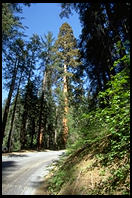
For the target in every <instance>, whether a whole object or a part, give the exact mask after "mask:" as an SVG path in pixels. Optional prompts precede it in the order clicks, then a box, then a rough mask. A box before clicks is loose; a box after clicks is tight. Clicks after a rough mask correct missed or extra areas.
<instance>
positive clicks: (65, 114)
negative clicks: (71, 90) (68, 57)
mask: <svg viewBox="0 0 132 198" xmlns="http://www.w3.org/2000/svg"><path fill="white" fill-rule="evenodd" d="M66 76H67V66H66V65H65V64H64V77H63V80H64V89H63V92H64V116H63V137H62V138H63V142H64V146H66V142H67V136H68V126H67V113H68V98H67V94H68V90H67V77H66Z"/></svg>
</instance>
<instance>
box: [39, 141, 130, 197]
mask: <svg viewBox="0 0 132 198" xmlns="http://www.w3.org/2000/svg"><path fill="white" fill-rule="evenodd" d="M105 143H106V142H105V141H104V142H102V144H101V145H94V146H92V148H88V147H87V148H86V147H84V148H83V149H79V150H77V151H75V152H74V153H72V154H71V155H70V156H68V157H63V158H62V159H61V160H59V161H58V162H57V163H56V165H54V168H53V169H52V171H50V172H49V174H48V175H47V176H46V177H45V180H44V182H43V183H42V184H41V185H40V187H39V188H38V189H37V191H36V195H112V194H113V195H122V194H128V193H129V190H130V189H129V185H130V175H129V174H128V173H127V174H126V175H127V176H126V177H123V178H121V179H120V175H119V177H118V175H114V173H115V172H116V171H117V170H121V168H123V167H124V165H125V164H127V163H128V161H127V160H128V158H127V156H124V158H123V159H122V160H120V161H119V160H118V159H115V160H113V161H112V162H111V163H109V165H106V164H104V165H102V163H101V161H100V160H98V158H97V156H98V153H99V150H100V152H101V150H102V149H103V146H104V145H103V144H105ZM113 171H114V172H113Z"/></svg>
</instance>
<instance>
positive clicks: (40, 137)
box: [37, 71, 47, 150]
mask: <svg viewBox="0 0 132 198" xmlns="http://www.w3.org/2000/svg"><path fill="white" fill-rule="evenodd" d="M46 81H47V72H46V71H45V72H44V78H43V87H42V96H41V97H42V98H41V105H40V114H39V130H38V140H37V147H38V150H40V149H41V147H42V141H43V132H42V111H43V103H44V97H45V88H46Z"/></svg>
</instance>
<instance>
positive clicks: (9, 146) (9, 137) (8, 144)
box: [7, 75, 22, 152]
mask: <svg viewBox="0 0 132 198" xmlns="http://www.w3.org/2000/svg"><path fill="white" fill-rule="evenodd" d="M21 77H22V75H21ZM21 77H20V80H19V85H18V88H17V94H16V98H15V104H14V108H13V113H12V119H11V128H10V131H9V136H8V143H7V148H8V151H9V152H10V151H11V137H12V129H13V123H14V118H15V112H16V105H17V98H18V94H19V88H20V83H21Z"/></svg>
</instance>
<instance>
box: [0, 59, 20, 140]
mask: <svg viewBox="0 0 132 198" xmlns="http://www.w3.org/2000/svg"><path fill="white" fill-rule="evenodd" d="M17 68H18V64H17V60H16V62H15V67H14V72H13V76H12V81H11V85H10V90H9V94H8V98H7V101H6V106H5V110H4V114H3V121H2V143H3V138H4V135H5V127H6V122H7V117H8V113H9V107H10V102H11V97H12V93H13V91H14V86H15V81H16V75H17Z"/></svg>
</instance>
